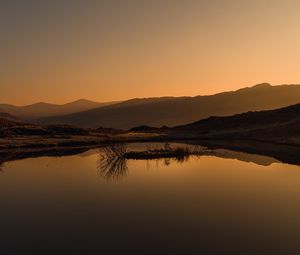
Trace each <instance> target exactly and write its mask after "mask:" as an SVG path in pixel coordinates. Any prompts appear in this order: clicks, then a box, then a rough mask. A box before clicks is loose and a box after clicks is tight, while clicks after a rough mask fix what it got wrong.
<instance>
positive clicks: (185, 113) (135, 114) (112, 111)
mask: <svg viewBox="0 0 300 255" xmlns="http://www.w3.org/2000/svg"><path fill="white" fill-rule="evenodd" d="M299 102H300V85H280V86H271V85H270V84H267V83H264V84H259V85H256V86H253V87H249V88H243V89H239V90H237V91H231V92H223V93H219V94H215V95H211V96H196V97H163V98H144V99H132V100H128V101H125V102H121V103H117V104H114V105H110V106H106V107H100V108H95V109H92V110H88V111H83V112H80V113H73V114H68V115H62V116H54V117H49V118H43V119H40V121H41V122H42V123H48V124H49V123H57V124H70V125H77V126H80V127H91V128H97V127H99V126H101V127H111V128H120V129H130V128H133V127H136V126H142V125H146V126H154V127H160V126H163V125H167V126H177V125H183V124H187V123H191V122H194V121H197V120H199V119H204V118H208V117H210V116H229V115H233V114H237V113H242V112H248V111H261V110H270V109H276V108H281V107H286V106H289V105H293V104H297V103H299Z"/></svg>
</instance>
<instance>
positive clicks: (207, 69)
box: [0, 0, 300, 105]
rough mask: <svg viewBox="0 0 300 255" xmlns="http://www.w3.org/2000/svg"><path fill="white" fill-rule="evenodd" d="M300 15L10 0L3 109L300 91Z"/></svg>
mask: <svg viewBox="0 0 300 255" xmlns="http://www.w3.org/2000/svg"><path fill="white" fill-rule="evenodd" d="M25 2H26V3H25ZM299 10H300V2H299V1H294V0H289V1H282V0H275V1H272V3H270V1H267V0H265V1H263V0H254V1H251V2H249V1H243V0H240V1H237V0H223V1H220V0H219V1H218V0H216V1H193V0H186V1H182V0H173V1H168V0H154V1H147V2H146V1H136V0H123V1H121V0H113V1H96V0H90V1H83V0H74V1H67V0H60V1H36V0H27V1H21V0H14V1H8V0H4V1H1V3H0V20H1V22H0V39H1V46H0V55H1V59H0V90H1V92H2V93H0V103H10V104H16V105H28V104H32V103H35V102H41V101H43V102H50V103H58V104H63V103H66V102H71V101H74V100H77V99H80V98H84V99H88V100H92V101H97V102H108V101H120V100H126V99H130V98H144V97H161V96H196V95H210V94H215V93H219V92H222V91H231V90H236V89H239V88H242V87H248V86H252V85H255V84H259V83H262V82H268V83H270V84H299V83H300V72H299V67H298V66H299V65H298V60H299V59H300V49H299V46H298V45H300V35H299V27H300V16H299V15H298V13H299Z"/></svg>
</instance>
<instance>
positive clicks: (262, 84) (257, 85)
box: [252, 82, 272, 88]
mask: <svg viewBox="0 0 300 255" xmlns="http://www.w3.org/2000/svg"><path fill="white" fill-rule="evenodd" d="M266 87H272V85H271V84H270V83H267V82H264V83H259V84H256V85H254V86H253V87H252V88H266Z"/></svg>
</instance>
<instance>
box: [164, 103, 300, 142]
mask: <svg viewBox="0 0 300 255" xmlns="http://www.w3.org/2000/svg"><path fill="white" fill-rule="evenodd" d="M168 132H169V133H173V134H184V135H189V136H193V137H195V136H196V137H198V138H205V139H242V140H243V139H247V140H257V141H268V142H278V143H285V144H286V143H288V144H297V145H299V144H300V104H297V105H292V106H288V107H285V108H281V109H276V110H268V111H259V112H247V113H242V114H237V115H233V116H228V117H210V118H207V119H204V120H200V121H197V122H194V123H191V124H188V125H183V126H178V127H175V128H171V129H169V131H168Z"/></svg>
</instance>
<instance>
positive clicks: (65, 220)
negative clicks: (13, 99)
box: [0, 145, 300, 255]
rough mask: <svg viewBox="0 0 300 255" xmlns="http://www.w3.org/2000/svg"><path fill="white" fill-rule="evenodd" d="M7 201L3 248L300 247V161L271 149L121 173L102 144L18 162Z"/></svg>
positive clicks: (228, 250) (194, 250)
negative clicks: (105, 162)
mask: <svg viewBox="0 0 300 255" xmlns="http://www.w3.org/2000/svg"><path fill="white" fill-rule="evenodd" d="M132 146H134V147H135V148H141V147H145V146H149V145H132ZM0 202H1V210H0V216H1V217H0V226H1V231H0V233H1V234H0V235H1V236H0V244H1V245H0V254H3V255H6V254H41V255H44V254H66V255H68V254H83V255H85V254H121V253H123V254H153V255H156V254H239V255H244V254H255V255H256V254H272V255H273V254H283V255H287V254H298V253H299V250H300V241H299V238H300V167H299V166H295V165H289V164H283V163H280V162H278V161H277V160H275V159H272V158H268V157H264V156H257V155H249V154H245V153H238V152H231V151H225V150H224V151H222V150H219V151H217V153H216V155H203V156H201V157H195V156H193V157H190V158H189V159H188V160H187V161H184V162H181V161H176V160H158V161H156V160H154V161H135V160H128V161H127V162H123V163H122V168H119V169H116V172H108V171H106V170H103V169H101V153H100V152H99V151H98V150H92V151H88V152H85V153H83V154H79V155H74V156H64V157H39V158H29V159H23V160H18V161H11V162H7V163H5V164H4V165H3V166H2V171H1V172H0Z"/></svg>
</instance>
